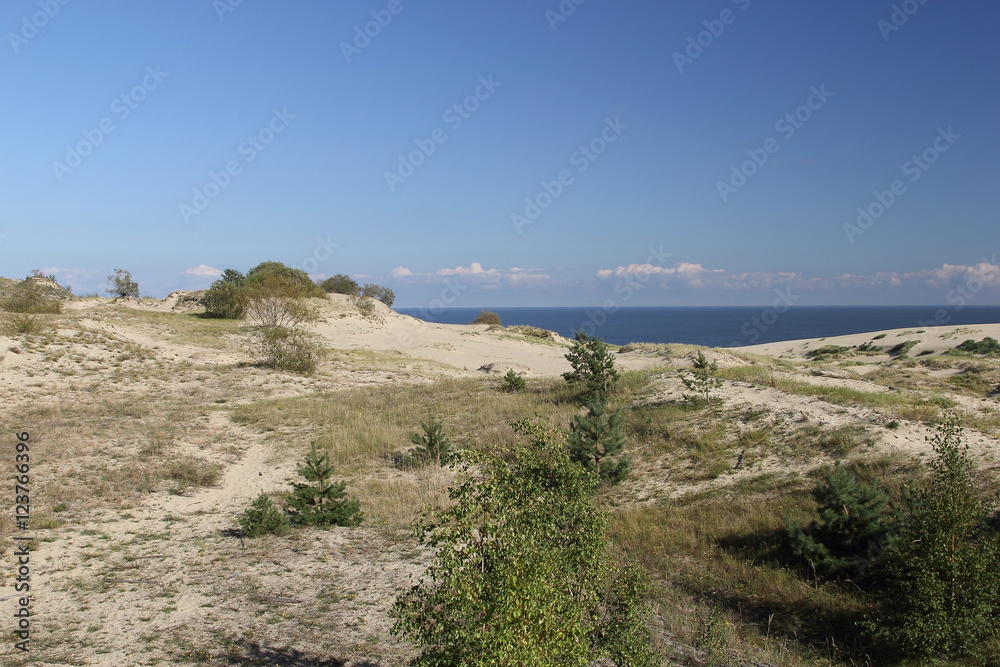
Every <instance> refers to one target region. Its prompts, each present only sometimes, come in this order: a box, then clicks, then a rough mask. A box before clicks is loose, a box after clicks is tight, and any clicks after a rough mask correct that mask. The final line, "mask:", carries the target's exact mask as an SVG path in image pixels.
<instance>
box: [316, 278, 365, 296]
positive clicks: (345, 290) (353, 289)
mask: <svg viewBox="0 0 1000 667" xmlns="http://www.w3.org/2000/svg"><path fill="white" fill-rule="evenodd" d="M319 286H320V287H322V288H323V291H325V292H327V293H332V294H348V295H350V296H355V295H358V294H361V286H360V285H358V283H357V281H356V280H354V278H351V277H350V276H349V275H347V274H346V273H338V274H337V275H335V276H330V277H329V278H327V279H326V280H324V281H323V282H321V283H320V284H319Z"/></svg>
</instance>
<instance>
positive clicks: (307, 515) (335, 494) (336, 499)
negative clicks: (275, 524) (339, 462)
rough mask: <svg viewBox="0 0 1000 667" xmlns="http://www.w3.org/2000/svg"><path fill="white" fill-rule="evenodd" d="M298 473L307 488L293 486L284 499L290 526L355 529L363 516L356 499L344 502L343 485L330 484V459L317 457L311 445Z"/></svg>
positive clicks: (340, 483) (318, 452) (328, 457)
mask: <svg viewBox="0 0 1000 667" xmlns="http://www.w3.org/2000/svg"><path fill="white" fill-rule="evenodd" d="M298 473H299V474H300V475H301V476H302V477H304V478H305V479H306V481H307V482H311V483H309V484H304V483H302V482H294V483H293V484H292V495H291V497H290V498H289V499H288V510H289V512H290V513H291V514H292V517H293V519H292V520H293V521H294V523H297V524H302V525H307V526H321V527H327V526H357V525H360V524H361V521H362V520H363V519H364V515H363V514H362V513H361V509H360V504H359V503H358V501H357V499H356V498H348V497H347V493H346V492H345V491H344V488H345V487H346V483H345V482H333V481H331V479H330V478H331V477H332V476H333V473H334V469H333V466H332V465H330V455H329V454H327V453H326V452H323V453H320V451H319V450H318V449H317V448H316V443H315V442H314V443H312V446H311V447H310V449H309V453H308V454H306V457H305V461H304V462H303V463H301V464H299V466H298Z"/></svg>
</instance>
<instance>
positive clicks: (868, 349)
mask: <svg viewBox="0 0 1000 667" xmlns="http://www.w3.org/2000/svg"><path fill="white" fill-rule="evenodd" d="M883 350H884V348H883V347H882V346H881V345H873V344H872V342H871V341H865V342H864V343H862V344H861V345H858V346H857V347H856V348H854V351H855V352H861V353H862V354H879V353H881V352H883ZM929 351H930V350H928V352H929Z"/></svg>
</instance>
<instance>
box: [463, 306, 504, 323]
mask: <svg viewBox="0 0 1000 667" xmlns="http://www.w3.org/2000/svg"><path fill="white" fill-rule="evenodd" d="M469 324H490V325H494V326H498V327H502V326H503V324H502V323H501V322H500V316H499V315H497V314H496V313H494V312H493V311H492V310H480V311H479V314H478V315H476V319H474V320H472V322H470V323H469Z"/></svg>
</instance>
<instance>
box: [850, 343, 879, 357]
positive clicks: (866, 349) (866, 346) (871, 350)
mask: <svg viewBox="0 0 1000 667" xmlns="http://www.w3.org/2000/svg"><path fill="white" fill-rule="evenodd" d="M854 351H855V352H861V353H862V354H878V353H881V352H883V351H884V348H883V347H882V346H881V345H873V344H872V343H871V341H865V342H864V343H862V344H861V345H858V346H857V347H856V348H854Z"/></svg>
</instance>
